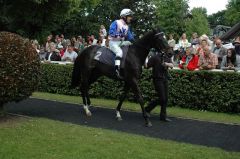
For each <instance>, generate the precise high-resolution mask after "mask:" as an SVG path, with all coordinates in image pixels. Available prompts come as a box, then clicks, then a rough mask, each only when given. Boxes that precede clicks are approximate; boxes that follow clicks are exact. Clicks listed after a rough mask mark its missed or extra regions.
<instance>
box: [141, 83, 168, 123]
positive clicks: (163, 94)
mask: <svg viewBox="0 0 240 159" xmlns="http://www.w3.org/2000/svg"><path fill="white" fill-rule="evenodd" d="M153 83H154V87H155V90H156V92H157V98H156V99H154V100H152V101H150V102H149V104H148V106H147V107H146V108H145V110H146V111H147V112H149V113H150V112H151V111H152V110H153V109H154V108H155V107H156V106H157V105H160V106H161V112H160V119H166V117H167V111H166V107H167V102H168V81H167V80H165V79H154V80H153Z"/></svg>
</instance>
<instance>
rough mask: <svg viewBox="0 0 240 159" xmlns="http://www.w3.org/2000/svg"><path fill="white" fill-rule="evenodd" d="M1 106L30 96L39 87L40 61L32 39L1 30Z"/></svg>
mask: <svg viewBox="0 0 240 159" xmlns="http://www.w3.org/2000/svg"><path fill="white" fill-rule="evenodd" d="M0 61H1V62H0V107H1V105H2V104H4V103H7V102H11V101H21V100H22V99H25V98H27V97H29V96H30V95H31V94H32V92H33V91H34V90H35V89H36V88H37V84H38V77H39V71H40V69H39V68H40V63H39V59H38V54H37V52H36V50H35V49H34V48H33V47H32V45H31V43H30V41H28V40H26V39H23V38H22V37H20V36H19V35H16V34H12V33H8V32H0Z"/></svg>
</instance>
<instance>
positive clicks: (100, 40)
mask: <svg viewBox="0 0 240 159" xmlns="http://www.w3.org/2000/svg"><path fill="white" fill-rule="evenodd" d="M102 43H103V41H102V39H101V38H99V39H98V41H97V45H98V46H102Z"/></svg>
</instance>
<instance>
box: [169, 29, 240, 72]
mask: <svg viewBox="0 0 240 159" xmlns="http://www.w3.org/2000/svg"><path fill="white" fill-rule="evenodd" d="M168 44H169V45H170V47H172V48H173V50H174V56H173V58H172V60H173V62H174V65H175V67H178V68H180V69H184V70H189V71H195V70H213V69H214V70H215V69H221V70H234V71H240V49H239V47H240V37H236V38H235V40H234V42H233V44H231V45H230V47H229V46H228V47H225V46H224V45H223V43H222V41H221V39H220V38H218V37H215V38H213V39H212V40H211V39H210V38H209V37H208V36H207V35H205V34H204V35H202V36H200V37H198V35H197V33H193V34H192V37H191V39H188V38H187V36H186V34H185V33H183V34H182V36H181V37H180V39H179V41H178V43H176V41H175V40H174V38H173V35H172V34H170V35H169V38H168Z"/></svg>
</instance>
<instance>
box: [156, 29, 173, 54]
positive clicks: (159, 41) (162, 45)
mask: <svg viewBox="0 0 240 159" xmlns="http://www.w3.org/2000/svg"><path fill="white" fill-rule="evenodd" d="M152 45H153V46H152V47H153V48H155V49H156V50H157V51H158V52H163V53H165V54H167V55H172V54H173V50H172V48H171V47H170V46H169V45H168V42H167V39H166V37H165V34H164V32H163V31H162V30H160V29H158V30H153V42H152Z"/></svg>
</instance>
